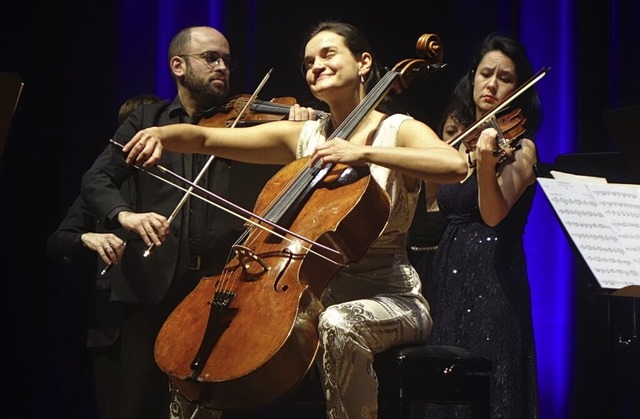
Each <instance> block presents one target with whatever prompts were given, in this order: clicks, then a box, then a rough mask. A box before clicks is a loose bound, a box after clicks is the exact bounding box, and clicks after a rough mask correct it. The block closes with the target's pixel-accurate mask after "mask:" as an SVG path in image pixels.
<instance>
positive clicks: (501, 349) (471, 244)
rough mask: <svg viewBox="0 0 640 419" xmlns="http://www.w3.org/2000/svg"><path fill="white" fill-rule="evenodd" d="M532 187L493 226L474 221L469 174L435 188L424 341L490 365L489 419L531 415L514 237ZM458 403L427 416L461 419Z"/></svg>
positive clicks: (533, 406) (529, 333) (518, 247)
mask: <svg viewBox="0 0 640 419" xmlns="http://www.w3.org/2000/svg"><path fill="white" fill-rule="evenodd" d="M535 189H536V187H535V184H533V185H531V186H529V187H528V188H527V189H526V190H525V192H524V194H523V195H522V196H521V197H520V199H519V200H518V201H517V202H516V204H515V205H514V206H513V208H512V209H511V211H510V212H509V214H508V215H507V217H506V218H505V219H504V220H503V221H502V222H501V223H500V224H498V225H497V226H496V227H489V226H487V225H486V224H485V223H484V222H482V219H481V216H480V211H479V209H478V182H477V176H476V172H474V173H473V175H472V176H470V177H469V178H468V179H466V180H465V181H464V182H462V183H457V184H453V185H442V186H441V187H440V190H439V193H438V204H439V206H440V210H441V211H442V212H443V213H444V215H445V216H446V219H447V226H446V228H445V231H444V234H443V237H442V240H441V241H440V245H439V246H438V250H437V251H436V254H435V256H434V260H433V265H432V267H431V275H430V276H429V279H428V281H427V284H426V286H425V295H426V297H427V298H428V299H429V301H430V303H431V307H432V316H433V321H434V327H433V330H432V335H431V337H430V343H433V344H435V345H454V346H461V347H464V348H467V349H469V350H470V351H472V352H475V353H478V354H481V355H483V356H485V357H487V358H489V359H491V361H492V362H493V374H492V379H491V418H506V419H512V418H518V419H527V418H537V417H538V415H539V412H538V410H539V408H538V385H537V375H536V374H537V373H536V358H535V346H534V336H533V322H532V315H531V301H530V290H529V281H528V278H527V268H526V259H525V254H524V246H523V240H522V236H523V234H524V227H525V224H526V222H527V217H528V215H529V212H530V210H531V205H532V202H533V196H534V193H535ZM462 410H464V409H463V408H458V407H450V406H434V407H429V408H428V412H429V413H428V416H427V417H429V418H457V417H468V416H465V415H463V414H462Z"/></svg>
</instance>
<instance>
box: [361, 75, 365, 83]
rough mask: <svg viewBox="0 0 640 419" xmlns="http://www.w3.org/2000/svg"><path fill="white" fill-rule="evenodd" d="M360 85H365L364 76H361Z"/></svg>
mask: <svg viewBox="0 0 640 419" xmlns="http://www.w3.org/2000/svg"><path fill="white" fill-rule="evenodd" d="M360 83H362V84H364V76H363V75H362V74H360Z"/></svg>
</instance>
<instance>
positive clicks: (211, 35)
mask: <svg viewBox="0 0 640 419" xmlns="http://www.w3.org/2000/svg"><path fill="white" fill-rule="evenodd" d="M211 44H214V45H219V46H220V47H221V48H223V49H226V50H227V55H229V54H230V46H229V41H227V38H226V37H225V36H224V35H223V34H222V32H220V31H219V30H217V29H215V28H212V27H210V26H192V27H189V28H185V29H183V30H181V31H180V32H178V33H177V34H176V36H174V37H173V39H172V40H171V43H170V44H169V51H168V59H169V62H171V58H173V57H175V56H177V55H183V54H193V53H194V52H201V51H199V50H198V51H196V48H197V47H200V46H203V45H211Z"/></svg>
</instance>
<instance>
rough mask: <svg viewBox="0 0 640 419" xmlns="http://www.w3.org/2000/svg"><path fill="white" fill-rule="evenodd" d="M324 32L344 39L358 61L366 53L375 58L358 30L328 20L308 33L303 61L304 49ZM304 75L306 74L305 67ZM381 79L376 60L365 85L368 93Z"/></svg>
mask: <svg viewBox="0 0 640 419" xmlns="http://www.w3.org/2000/svg"><path fill="white" fill-rule="evenodd" d="M322 31H330V32H334V33H336V34H338V35H340V36H341V37H343V38H344V40H345V44H346V45H347V48H349V51H351V53H352V54H353V56H354V57H355V58H356V59H360V55H361V54H362V53H364V52H368V53H370V54H371V56H372V57H375V56H374V54H373V48H372V47H371V45H370V44H369V41H367V39H366V38H365V37H364V35H363V34H362V32H360V30H358V28H356V27H355V26H353V25H351V24H349V23H344V22H340V21H337V20H326V21H322V22H320V23H318V24H316V25H315V26H314V27H312V28H311V29H310V30H309V32H308V33H307V36H306V37H305V38H304V42H303V43H302V51H301V52H300V58H301V60H302V59H304V48H305V46H306V45H307V43H308V42H309V41H310V40H311V38H313V37H314V36H316V35H317V34H319V33H320V32H322ZM302 73H303V74H305V71H304V67H303V71H302ZM380 77H381V71H380V64H379V63H378V62H377V60H375V58H374V59H373V63H372V65H371V72H370V73H369V75H368V77H367V80H366V81H365V83H364V88H365V91H366V92H367V93H368V92H369V91H370V90H371V89H372V88H373V87H374V86H375V85H376V84H377V83H378V81H380Z"/></svg>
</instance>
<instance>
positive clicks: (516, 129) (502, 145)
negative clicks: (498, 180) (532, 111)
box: [449, 108, 527, 167]
mask: <svg viewBox="0 0 640 419" xmlns="http://www.w3.org/2000/svg"><path fill="white" fill-rule="evenodd" d="M526 122H527V119H526V118H525V116H524V114H523V113H522V109H520V108H515V109H513V110H511V111H509V112H506V113H504V114H502V115H500V116H498V117H497V118H496V117H495V116H493V117H491V118H489V119H488V120H486V121H485V122H484V123H482V124H480V125H479V126H477V127H476V128H474V130H473V131H472V132H470V133H468V134H466V135H464V134H465V133H462V134H460V135H459V136H458V137H462V135H464V137H463V138H462V143H463V144H464V146H465V148H466V151H467V154H469V153H471V152H472V151H475V149H476V144H477V143H478V138H480V134H481V133H482V131H483V130H484V129H485V128H494V129H495V130H496V131H497V132H498V134H497V136H496V141H497V145H498V149H497V150H496V151H494V155H495V156H500V158H499V159H498V163H497V165H498V166H499V165H502V164H506V163H509V162H511V161H513V159H514V153H515V151H516V150H519V149H520V148H521V146H520V139H521V138H522V137H523V136H524V134H525V133H526V132H527V129H526V127H525V123H526ZM458 137H456V138H453V139H452V140H449V144H451V143H454V142H456V141H457V139H458ZM468 159H469V166H470V167H474V166H475V162H472V161H471V157H470V156H469V157H468Z"/></svg>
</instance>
